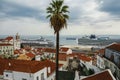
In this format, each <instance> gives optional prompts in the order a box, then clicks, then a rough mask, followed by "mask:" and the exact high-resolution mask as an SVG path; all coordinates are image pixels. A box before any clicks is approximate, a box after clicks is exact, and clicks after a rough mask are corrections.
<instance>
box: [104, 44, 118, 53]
mask: <svg viewBox="0 0 120 80" xmlns="http://www.w3.org/2000/svg"><path fill="white" fill-rule="evenodd" d="M106 48H108V49H112V50H116V51H119V52H120V44H112V45H110V46H108V47H106Z"/></svg>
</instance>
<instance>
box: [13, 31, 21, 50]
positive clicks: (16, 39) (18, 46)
mask: <svg viewBox="0 0 120 80" xmlns="http://www.w3.org/2000/svg"><path fill="white" fill-rule="evenodd" d="M20 44H21V43H20V35H19V34H18V33H16V35H15V40H14V49H20Z"/></svg>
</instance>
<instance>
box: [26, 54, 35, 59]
mask: <svg viewBox="0 0 120 80" xmlns="http://www.w3.org/2000/svg"><path fill="white" fill-rule="evenodd" d="M26 55H27V56H28V57H30V58H34V57H35V55H34V54H33V53H26Z"/></svg>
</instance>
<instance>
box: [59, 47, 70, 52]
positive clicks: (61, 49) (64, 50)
mask: <svg viewBox="0 0 120 80" xmlns="http://www.w3.org/2000/svg"><path fill="white" fill-rule="evenodd" d="M68 50H69V48H67V47H61V48H60V51H62V52H67V51H68Z"/></svg>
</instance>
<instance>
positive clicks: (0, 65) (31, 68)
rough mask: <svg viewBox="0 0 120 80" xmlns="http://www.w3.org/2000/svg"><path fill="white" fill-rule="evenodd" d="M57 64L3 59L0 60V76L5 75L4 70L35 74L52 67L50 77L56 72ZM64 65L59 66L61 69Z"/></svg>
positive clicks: (46, 61)
mask: <svg viewBox="0 0 120 80" xmlns="http://www.w3.org/2000/svg"><path fill="white" fill-rule="evenodd" d="M55 66H56V65H55V63H54V62H51V61H49V60H45V61H28V60H14V59H2V58H0V74H3V72H4V70H12V71H18V72H27V73H35V72H37V71H39V70H41V69H43V68H45V67H47V68H48V67H50V73H48V71H47V75H48V76H49V75H50V74H52V73H53V72H54V71H55ZM61 66H62V64H60V65H59V67H61Z"/></svg>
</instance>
